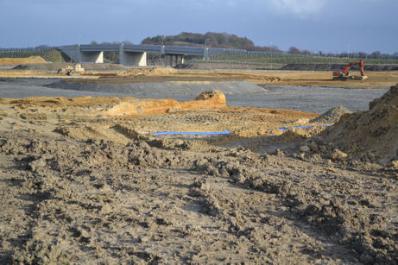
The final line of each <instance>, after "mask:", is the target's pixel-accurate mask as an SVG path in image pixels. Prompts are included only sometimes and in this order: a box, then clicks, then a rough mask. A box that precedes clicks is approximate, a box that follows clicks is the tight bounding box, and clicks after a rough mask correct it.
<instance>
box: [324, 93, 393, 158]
mask: <svg viewBox="0 0 398 265" xmlns="http://www.w3.org/2000/svg"><path fill="white" fill-rule="evenodd" d="M324 139H325V141H327V142H332V143H333V144H334V145H336V146H338V147H339V148H341V149H342V150H343V151H345V152H347V153H349V154H351V155H352V156H353V157H358V158H361V159H370V160H372V161H378V162H381V163H384V164H386V163H389V162H391V161H394V160H398V86H394V87H391V89H390V91H389V92H388V93H386V94H385V95H384V96H383V97H382V98H380V99H376V100H375V101H373V102H371V103H370V109H369V111H365V112H359V113H354V114H351V115H346V116H344V117H343V118H342V119H341V121H340V122H339V123H338V124H336V125H335V126H333V127H332V128H330V129H329V130H327V131H326V132H325V134H324Z"/></svg>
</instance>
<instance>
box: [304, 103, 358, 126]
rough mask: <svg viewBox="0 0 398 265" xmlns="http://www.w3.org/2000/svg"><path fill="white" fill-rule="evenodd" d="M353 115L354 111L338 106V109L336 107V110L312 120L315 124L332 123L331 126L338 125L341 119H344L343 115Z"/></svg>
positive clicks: (333, 109)
mask: <svg viewBox="0 0 398 265" xmlns="http://www.w3.org/2000/svg"><path fill="white" fill-rule="evenodd" d="M351 113H352V111H350V110H349V109H347V108H346V107H343V106H338V107H335V108H331V109H330V110H328V111H326V112H325V113H323V114H322V115H320V116H319V117H317V118H315V119H313V120H311V122H314V123H330V124H331V123H336V122H338V121H339V120H340V119H341V117H343V115H345V114H351Z"/></svg>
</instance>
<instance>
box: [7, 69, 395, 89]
mask: <svg viewBox="0 0 398 265" xmlns="http://www.w3.org/2000/svg"><path fill="white" fill-rule="evenodd" d="M353 74H355V73H353ZM367 75H368V76H369V79H368V80H366V81H355V80H348V81H332V80H331V72H312V71H255V70H176V69H171V68H142V69H129V70H118V71H115V70H112V71H106V70H96V71H92V70H90V71H86V72H85V73H84V74H82V75H80V76H72V77H71V76H62V75H59V74H56V71H44V70H34V69H29V70H15V69H11V70H1V71H0V78H9V77H13V78H18V77H24V78H63V79H94V80H95V79H100V81H99V82H112V83H117V82H120V83H126V82H130V83H131V82H139V83H142V82H161V81H231V80H239V81H249V82H252V83H255V84H275V85H290V86H325V87H342V88H389V87H391V86H392V85H395V84H396V83H398V73H397V72H368V73H367Z"/></svg>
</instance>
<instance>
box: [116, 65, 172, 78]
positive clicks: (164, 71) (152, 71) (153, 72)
mask: <svg viewBox="0 0 398 265" xmlns="http://www.w3.org/2000/svg"><path fill="white" fill-rule="evenodd" d="M176 72H177V71H176V70H175V69H173V68H158V67H153V68H134V69H129V70H127V71H124V72H120V73H118V76H122V77H131V76H163V75H166V76H168V75H171V74H174V73H176Z"/></svg>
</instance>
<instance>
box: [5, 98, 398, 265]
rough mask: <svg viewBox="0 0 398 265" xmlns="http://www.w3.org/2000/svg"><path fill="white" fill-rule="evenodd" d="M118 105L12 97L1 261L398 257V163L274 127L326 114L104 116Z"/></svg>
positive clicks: (240, 111) (369, 260)
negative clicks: (188, 133) (174, 134)
mask: <svg viewBox="0 0 398 265" xmlns="http://www.w3.org/2000/svg"><path fill="white" fill-rule="evenodd" d="M119 103H120V99H118V98H108V99H106V98H102V99H101V100H95V98H80V99H79V98H77V99H71V100H64V99H54V98H53V99H51V98H47V99H45V98H40V99H36V98H31V99H27V100H14V101H10V100H4V99H3V100H2V101H1V102H0V125H1V126H0V135H1V137H0V199H1V202H2V203H3V208H2V211H0V263H1V264H12V263H14V264H62V263H74V264H176V263H177V264H182V263H185V264H220V263H221V264H241V263H245V264H397V260H398V256H397V253H398V219H397V216H398V200H397V198H398V197H397V195H398V193H397V182H398V171H397V169H396V168H394V167H389V166H382V165H380V164H376V163H373V162H371V161H366V162H362V161H354V160H352V161H351V160H348V159H347V160H344V161H342V160H341V159H338V158H341V156H340V157H337V156H333V157H331V158H327V157H323V156H322V153H321V152H320V151H322V150H315V149H316V148H319V149H325V150H326V149H327V148H329V147H331V146H329V145H326V147H325V146H324V147H322V146H323V145H321V144H318V145H314V144H308V146H306V148H304V147H303V146H300V145H302V144H304V143H307V140H306V137H308V136H307V135H305V134H303V136H300V135H299V134H298V133H299V132H288V133H286V134H284V135H282V136H275V134H280V133H277V132H278V128H279V127H281V126H294V125H300V124H308V123H309V120H311V119H314V118H315V117H316V116H317V115H315V114H311V113H304V112H298V111H289V110H277V109H256V108H227V107H225V108H222V109H209V110H205V109H204V110H200V111H175V112H171V113H167V114H152V115H135V116H119V117H114V116H112V117H106V115H105V116H104V115H92V114H93V113H95V112H102V111H103V110H106V109H109V108H111V107H112V106H114V105H115V104H119ZM314 125H316V124H314ZM171 128H173V130H174V129H175V130H196V131H208V130H210V131H211V130H225V129H229V130H231V131H232V132H233V133H234V136H232V137H227V138H215V139H172V138H164V139H157V138H153V137H151V136H150V133H151V132H154V131H157V130H170V129H171ZM259 143H262V145H261V144H259ZM297 148H299V149H297ZM271 149H273V151H271ZM281 149H285V150H286V151H282V150H281ZM312 149H314V150H312ZM266 150H268V151H269V152H266ZM289 150H293V151H294V150H298V151H296V152H299V153H297V154H295V155H290V153H289V152H290V151H289Z"/></svg>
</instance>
